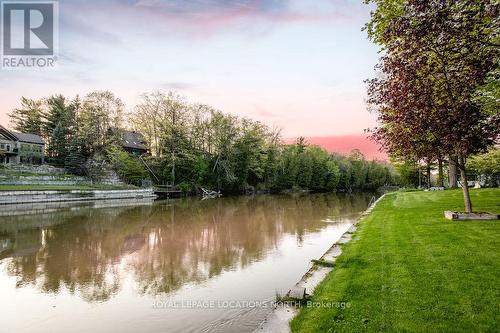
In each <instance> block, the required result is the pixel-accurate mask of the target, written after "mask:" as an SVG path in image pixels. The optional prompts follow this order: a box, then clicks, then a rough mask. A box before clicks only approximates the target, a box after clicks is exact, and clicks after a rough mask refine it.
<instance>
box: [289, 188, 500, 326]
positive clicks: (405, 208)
mask: <svg viewBox="0 0 500 333" xmlns="http://www.w3.org/2000/svg"><path fill="white" fill-rule="evenodd" d="M471 197H472V204H473V209H474V210H475V211H490V212H499V211H500V189H481V190H471ZM444 210H459V211H463V204H462V191H461V190H447V191H436V192H397V193H391V194H388V195H387V196H386V197H385V198H384V199H382V200H381V201H380V202H379V203H378V205H377V207H376V208H375V209H374V210H373V211H372V213H371V214H370V215H369V216H367V217H365V218H364V220H363V221H362V222H361V224H360V225H358V231H357V232H356V238H355V240H353V241H351V243H349V244H347V245H346V246H344V248H343V251H344V252H343V254H342V255H341V256H340V257H339V258H338V259H337V262H336V264H335V268H334V270H333V271H332V272H331V273H330V274H329V275H328V276H327V277H326V279H325V280H324V281H323V282H322V283H321V284H320V285H319V286H318V287H317V289H316V291H315V292H314V295H313V300H314V301H317V302H349V304H348V305H349V307H346V308H345V309H338V308H335V307H334V308H327V307H316V308H306V307H304V308H302V309H301V311H300V312H299V314H298V316H297V317H295V318H294V319H293V321H292V322H291V324H290V326H291V328H292V331H293V332H499V331H500V306H499V305H500V221H462V222H452V221H449V220H446V219H445V218H444V217H443V211H444Z"/></svg>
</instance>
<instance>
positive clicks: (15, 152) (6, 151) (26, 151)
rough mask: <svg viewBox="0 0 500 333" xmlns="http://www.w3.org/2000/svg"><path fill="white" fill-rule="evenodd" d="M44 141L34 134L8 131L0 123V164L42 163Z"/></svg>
mask: <svg viewBox="0 0 500 333" xmlns="http://www.w3.org/2000/svg"><path fill="white" fill-rule="evenodd" d="M44 159H45V142H44V141H43V139H42V138H41V137H40V136H39V135H36V134H29V133H18V132H13V131H9V130H8V129H6V128H5V127H3V126H2V125H0V164H19V163H24V164H42V163H43V162H44Z"/></svg>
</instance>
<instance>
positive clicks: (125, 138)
mask: <svg viewBox="0 0 500 333" xmlns="http://www.w3.org/2000/svg"><path fill="white" fill-rule="evenodd" d="M109 133H110V134H111V135H114V136H115V138H117V140H118V142H119V144H120V145H121V146H122V147H123V149H124V150H125V151H126V152H128V153H129V154H132V155H135V156H141V155H145V154H148V153H149V151H148V147H147V146H146V141H145V140H144V136H143V135H142V134H141V133H138V132H135V131H127V130H124V129H121V128H120V129H117V128H111V129H109Z"/></svg>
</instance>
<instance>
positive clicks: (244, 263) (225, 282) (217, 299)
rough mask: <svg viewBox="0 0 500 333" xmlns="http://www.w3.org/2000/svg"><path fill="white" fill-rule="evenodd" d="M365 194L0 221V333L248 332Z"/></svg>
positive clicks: (172, 204)
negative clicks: (277, 294)
mask: <svg viewBox="0 0 500 333" xmlns="http://www.w3.org/2000/svg"><path fill="white" fill-rule="evenodd" d="M370 198H371V194H367V193H357V194H311V195H302V196H285V195H283V196H281V195H280V196H257V197H230V198H219V199H212V200H204V201H202V200H198V199H183V200H177V201H156V202H149V203H146V204H142V205H132V206H123V207H108V208H106V207H104V208H95V207H91V206H85V205H77V206H74V205H70V206H67V207H62V208H58V209H50V210H46V211H45V212H39V213H37V214H30V215H16V216H1V217H0V317H1V320H0V323H1V324H0V332H51V333H52V332H251V331H253V330H254V329H255V328H257V326H258V325H259V323H260V322H262V320H264V318H265V317H266V315H267V314H268V313H269V312H270V311H271V305H272V302H273V301H274V300H275V297H276V293H280V294H283V293H285V292H286V291H287V290H288V289H289V288H290V287H291V286H292V285H293V284H294V283H295V282H297V281H298V280H299V279H300V278H301V276H302V275H303V274H304V272H305V271H306V270H307V269H308V267H309V264H310V260H311V259H314V258H319V257H320V256H321V255H322V254H323V253H324V252H325V251H326V250H327V249H328V248H329V247H330V246H331V244H332V243H333V242H335V241H336V240H337V239H338V238H339V237H340V235H341V234H342V233H343V232H344V231H346V230H347V229H348V227H349V224H350V223H352V222H354V221H355V220H356V219H357V218H358V216H359V215H360V213H361V212H362V211H363V210H365V209H366V208H367V205H368V202H369V201H370ZM0 209H2V207H1V206H0ZM17 213H19V212H17Z"/></svg>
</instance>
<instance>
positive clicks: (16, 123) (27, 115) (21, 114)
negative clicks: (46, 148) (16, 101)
mask: <svg viewBox="0 0 500 333" xmlns="http://www.w3.org/2000/svg"><path fill="white" fill-rule="evenodd" d="M42 104H43V103H42V101H40V100H33V99H28V98H26V97H21V107H20V108H17V109H14V111H12V113H11V114H9V117H10V121H11V124H12V127H13V128H14V129H15V130H16V131H19V132H22V133H31V134H37V135H41V134H42V127H41V125H42Z"/></svg>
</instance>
